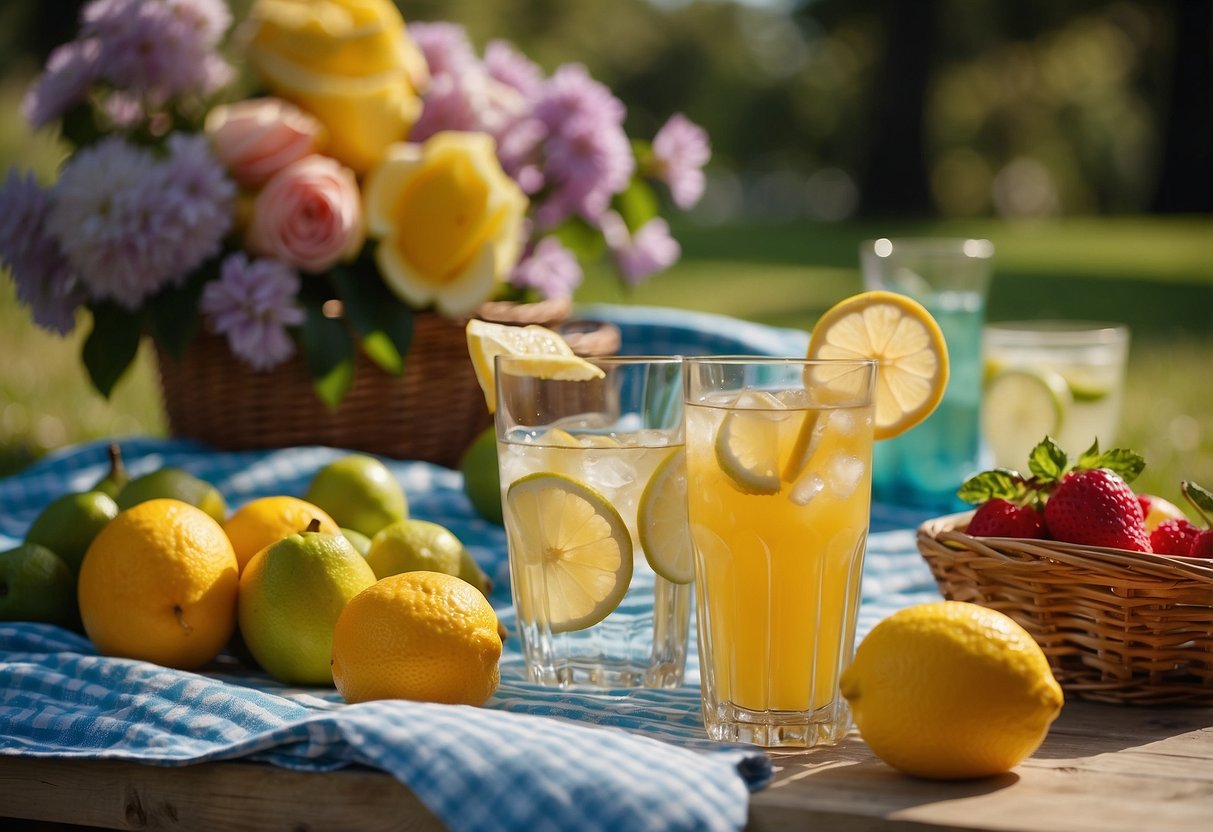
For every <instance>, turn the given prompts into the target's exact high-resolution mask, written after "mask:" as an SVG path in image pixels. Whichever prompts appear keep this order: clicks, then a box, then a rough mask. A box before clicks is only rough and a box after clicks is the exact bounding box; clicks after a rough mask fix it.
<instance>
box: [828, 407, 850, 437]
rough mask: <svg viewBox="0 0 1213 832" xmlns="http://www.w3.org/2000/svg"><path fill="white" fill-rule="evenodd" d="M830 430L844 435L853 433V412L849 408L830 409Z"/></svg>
mask: <svg viewBox="0 0 1213 832" xmlns="http://www.w3.org/2000/svg"><path fill="white" fill-rule="evenodd" d="M830 430H832V431H835V432H837V433H841V434H844V435H846V434H849V433H854V432H855V414H854V413H852V412H851V411H849V410H831V411H830Z"/></svg>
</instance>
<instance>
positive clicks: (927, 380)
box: [807, 291, 948, 439]
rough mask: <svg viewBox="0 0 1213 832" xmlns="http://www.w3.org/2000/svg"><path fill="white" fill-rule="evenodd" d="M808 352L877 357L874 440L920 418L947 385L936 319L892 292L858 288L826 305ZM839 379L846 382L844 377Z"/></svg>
mask: <svg viewBox="0 0 1213 832" xmlns="http://www.w3.org/2000/svg"><path fill="white" fill-rule="evenodd" d="M807 357H808V358H824V359H851V360H854V359H862V358H870V359H875V360H876V361H877V362H879V368H878V370H877V378H876V421H875V438H876V439H890V438H892V437H894V436H897V435H898V434H901V433H904V432H905V431H907V430H909V429H910V428H912V427H914V426H915V425H917V424H919V423H920V422H922V421H923V420H924V419H926V418H927V417H928V416H930V415H931V413H932V412H933V411H934V410H935V407H936V406H937V405H938V404H939V401H940V399H942V398H943V393H944V389H945V388H946V387H947V386H948V348H947V344H946V342H945V341H944V337H943V332H941V331H940V329H939V324H938V323H936V321H935V319H934V318H933V317H931V313H930V312H928V311H927V310H926V308H924V307H923V306H922V304H920V303H918V301H916V300H914V299H912V298H910V297H907V296H906V295H899V294H896V293H894V292H885V291H873V292H861V293H860V294H857V295H853V296H852V297H849V298H847V299H846V300H843V301H841V302H839V303H837V304H835V305H834V306H833V307H831V308H830V309H828V310H827V311H826V312H825V314H824V315H822V316H821V318H820V319H819V320H818V321H817V324H816V326H814V327H813V335H812V337H811V338H810V339H809V350H808V356H807ZM855 377H856V378H858V376H855ZM838 381H839V382H840V383H845V382H846V378H845V376H842V377H840V378H839V379H838ZM826 383H827V386H828V385H829V383H830V380H829V379H826Z"/></svg>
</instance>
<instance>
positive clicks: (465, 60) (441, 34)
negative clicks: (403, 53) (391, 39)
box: [409, 23, 477, 78]
mask: <svg viewBox="0 0 1213 832" xmlns="http://www.w3.org/2000/svg"><path fill="white" fill-rule="evenodd" d="M409 37H411V38H412V39H413V43H415V44H417V48H418V49H420V50H421V54H422V55H424V56H425V63H426V66H427V67H429V70H430V77H431V78H432V77H433V76H435V75H460V74H462V73H464V72H466V71H467V70H468V68H469V67H472V66H475V65H476V64H477V61H476V52H475V50H473V49H472V42H471V41H470V40H468V36H467V30H465V29H464V28H463V27H462V26H460V25H459V24H458V23H410V24H409Z"/></svg>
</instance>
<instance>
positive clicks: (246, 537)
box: [223, 495, 340, 571]
mask: <svg viewBox="0 0 1213 832" xmlns="http://www.w3.org/2000/svg"><path fill="white" fill-rule="evenodd" d="M312 520H318V521H319V522H320V531H322V532H330V533H336V532H339V531H340V527H339V526H338V525H337V523H336V522H334V520H333V518H332V517H329V515H328V514H326V513H325V512H324V510H323V509H321V508H320V507H319V506H316V505H314V504H312V503H309V502H307V501H306V500H300V499H299V498H298V497H290V496H286V495H280V496H275V497H260V498H258V499H256V500H251V501H250V502H247V503H245V504H244V505H243V506H241V507H240V508H238V509H237V510H236V511H235V512H234V513H233V514H232V516H231V517H229V518H228V519H227V522H226V523H224V524H223V531H225V532H226V533H227V536H228V539H229V540H231V541H232V548H233V549H234V550H235V551H236V562H237V563H239V564H240V570H241V571H244V567H246V566H248V562H249V561H250V560H252V559H253V555H255V554H257V553H258V552H260V551H261V550H262V549H264V548H265V547H266V546H269V545H270V544H271V543H276V542H278V541H279V540H281V539H282V538H284V537H286V536H287V535H291V534H297V533H299V532H301V531H303V530H304V529H306V528H307V527H308V524H309V523H311V522H312Z"/></svg>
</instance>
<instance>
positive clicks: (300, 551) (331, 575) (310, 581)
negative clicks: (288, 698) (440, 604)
mask: <svg viewBox="0 0 1213 832" xmlns="http://www.w3.org/2000/svg"><path fill="white" fill-rule="evenodd" d="M374 583H375V573H374V572H373V571H372V570H371V567H370V566H368V565H367V562H366V560H365V559H364V558H363V557H362V556H361V555H359V554H358V552H357V551H355V550H354V547H353V546H352V545H351V544H350V542H349V541H348V540H346V539H345V537H344V535H341V534H333V533H329V532H320V531H315V532H313V531H305V532H302V533H300V534H292V535H288V536H287V537H284V538H283V539H281V540H279V541H278V542H277V543H274V544H272V545H270V546H267V547H266V548H264V549H262V550H261V551H260V552H258V553H257V554H256V555H254V556H253V559H252V560H250V561H249V562H248V566H246V567H245V568H244V572H243V573H241V575H240V593H239V601H238V609H239V619H240V634H241V636H242V637H243V639H244V643H245V645H246V646H247V647H248V650H249V652H250V653H252V655H253V658H254V659H256V661H257V664H259V665H261V667H262V668H263V669H264V670H265V671H266V672H267V673H269V674H270V675H271V676H273V677H274V678H275V679H278V680H279V681H282V682H287V683H293V684H307V685H329V684H332V673H331V671H330V669H329V663H330V661H331V659H332V652H333V628H334V627H335V626H336V624H337V617H338V616H339V615H341V611H342V610H343V609H344V608H345V605H346V604H347V603H348V602H349V600H350V599H351V598H353V597H354V596H355V595H357V594H358V593H359V592H361V591H362V590H364V589H366V588H367V587H369V586H371V585H372V584H374Z"/></svg>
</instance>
